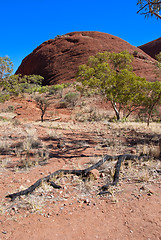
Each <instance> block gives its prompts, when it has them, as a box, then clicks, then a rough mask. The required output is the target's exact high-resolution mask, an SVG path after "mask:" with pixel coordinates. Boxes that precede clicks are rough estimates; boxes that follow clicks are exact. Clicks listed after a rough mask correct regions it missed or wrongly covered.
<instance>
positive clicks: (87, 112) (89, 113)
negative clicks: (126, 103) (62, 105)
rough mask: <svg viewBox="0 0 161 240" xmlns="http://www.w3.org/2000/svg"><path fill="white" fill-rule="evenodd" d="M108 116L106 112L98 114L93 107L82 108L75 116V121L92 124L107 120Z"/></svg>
mask: <svg viewBox="0 0 161 240" xmlns="http://www.w3.org/2000/svg"><path fill="white" fill-rule="evenodd" d="M108 118H109V116H108V114H107V113H106V112H100V111H98V110H97V109H96V108H94V107H90V108H84V109H82V111H80V112H78V113H77V114H76V116H75V120H76V121H79V122H86V121H87V122H93V121H95V122H96V121H102V120H105V119H108Z"/></svg>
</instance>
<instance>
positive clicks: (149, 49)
mask: <svg viewBox="0 0 161 240" xmlns="http://www.w3.org/2000/svg"><path fill="white" fill-rule="evenodd" d="M138 48H140V49H141V50H143V51H144V52H145V53H147V54H148V55H149V56H151V57H152V58H155V56H156V55H157V54H158V53H160V52H161V37H160V38H158V39H156V40H153V41H151V42H148V43H146V44H144V45H141V46H139V47H138Z"/></svg>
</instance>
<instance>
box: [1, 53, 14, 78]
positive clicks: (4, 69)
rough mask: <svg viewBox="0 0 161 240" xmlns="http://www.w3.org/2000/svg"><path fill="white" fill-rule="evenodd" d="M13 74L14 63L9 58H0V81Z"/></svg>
mask: <svg viewBox="0 0 161 240" xmlns="http://www.w3.org/2000/svg"><path fill="white" fill-rule="evenodd" d="M12 72H13V63H12V62H11V60H10V58H9V57H7V56H6V57H0V81H2V80H3V79H6V78H7V77H9V76H10V75H11V74H12Z"/></svg>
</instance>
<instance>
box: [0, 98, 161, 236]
mask: <svg viewBox="0 0 161 240" xmlns="http://www.w3.org/2000/svg"><path fill="white" fill-rule="evenodd" d="M11 104H12V105H14V106H15V112H16V113H17V114H19V115H18V116H16V118H17V119H19V121H21V122H18V123H16V121H15V123H14V124H12V123H10V122H9V123H5V122H4V123H3V124H2V125H1V128H0V136H1V140H3V141H4V142H5V141H11V142H12V143H17V142H19V141H23V142H24V141H25V139H26V138H27V137H28V135H27V134H26V131H27V130H28V131H29V130H30V132H28V134H29V133H30V134H31V133H32V134H34V135H33V137H35V136H36V135H37V139H39V140H40V141H41V142H42V143H43V144H44V146H46V149H49V151H50V154H51V153H52V154H55V155H53V156H52V157H50V158H49V160H48V162H47V164H45V165H42V166H41V165H38V166H35V167H34V166H33V167H31V168H29V169H28V170H25V169H22V170H21V169H17V170H16V169H15V170H14V168H8V167H7V166H6V167H5V166H4V167H2V166H0V188H1V204H0V239H10V240H11V239H12V240H29V239H33V240H53V239H54V240H58V239H59V240H60V239H61V240H71V239H73V240H76V239H83V240H93V239H100V240H120V239H123V240H136V239H138V240H161V188H160V178H158V177H157V176H158V175H156V178H155V175H154V177H153V178H152V179H151V178H150V179H149V180H146V181H137V178H139V174H140V172H141V171H142V169H143V168H144V167H145V166H146V164H147V163H146V162H145V163H141V165H140V166H139V168H137V167H136V169H135V168H134V169H135V170H136V172H137V173H136V176H135V178H133V177H131V175H128V174H129V172H128V171H127V169H126V166H125V167H123V169H124V170H122V176H121V179H120V182H119V184H118V186H117V187H115V188H114V189H113V190H111V195H110V194H108V195H103V196H98V195H97V191H98V190H97V187H98V186H100V185H102V183H103V181H104V180H103V179H102V178H100V179H98V180H94V181H93V182H92V184H93V185H95V186H96V189H95V188H94V190H92V191H91V193H90V194H88V193H87V192H85V190H84V188H81V189H80V188H79V186H80V184H81V183H80V182H77V181H78V179H73V178H72V177H69V178H64V179H63V178H62V180H60V181H61V182H60V183H61V185H62V186H63V189H61V190H55V189H47V188H45V189H44V190H43V191H42V192H41V191H40V190H39V191H35V192H34V193H32V194H31V196H29V197H21V198H20V199H16V200H15V201H14V202H10V201H9V199H5V196H6V194H7V193H8V192H9V193H11V192H15V191H17V190H19V189H20V186H25V187H28V186H30V185H31V184H32V183H34V182H35V181H36V180H38V179H39V178H41V177H43V176H46V175H48V174H49V173H51V172H54V171H56V170H58V169H61V168H65V169H69V168H72V169H73V168H78V167H81V168H84V167H87V165H86V163H88V162H89V160H90V159H95V158H97V159H100V158H101V156H102V155H103V154H112V155H115V154H123V153H129V152H131V151H136V154H138V152H137V151H138V150H137V146H136V145H130V141H131V139H132V140H134V139H135V140H137V141H140V140H141V139H143V140H144V143H143V144H144V147H145V141H146V139H148V146H149V144H150V143H151V142H150V141H152V140H153V138H154V140H156V139H158V138H159V136H160V135H159V133H158V134H154V135H152V133H151V132H150V130H147V132H138V131H134V130H131V129H128V128H127V129H123V128H121V129H119V131H118V130H117V129H114V128H113V127H112V126H113V125H110V124H109V125H107V124H105V123H103V122H100V123H99V122H98V123H97V122H93V123H79V122H76V121H74V122H73V120H72V116H74V111H72V110H70V109H66V110H65V111H64V110H63V109H54V105H51V107H50V109H49V110H48V112H47V115H46V116H45V119H48V118H49V120H51V118H53V116H52V117H51V115H50V113H51V111H54V110H55V111H57V115H58V116H59V117H60V119H59V120H57V121H54V123H55V125H52V124H53V122H52V121H49V122H48V121H47V120H46V121H45V122H44V125H43V124H41V123H40V122H38V121H39V118H40V113H39V109H37V108H36V107H35V103H34V102H31V101H27V100H25V99H19V100H17V99H14V101H13V102H7V103H6V104H5V105H4V104H3V105H2V104H1V105H0V109H2V108H3V109H4V108H5V107H6V108H7V106H8V105H11ZM16 106H18V108H17V109H16ZM100 107H101V106H100ZM16 118H15V119H16ZM15 124H17V125H15ZM45 124H47V125H45ZM68 124H69V125H68ZM53 126H54V127H53ZM31 130H34V131H35V132H36V135H35V132H31ZM48 130H51V131H55V132H54V133H52V134H55V135H52V138H50V136H49V132H48ZM142 131H143V130H142ZM150 139H151V140H150ZM59 140H63V141H64V142H65V144H66V145H65V147H64V148H62V149H58V148H57V143H58V141H59ZM102 140H108V141H109V143H110V144H111V145H109V146H107V147H106V146H105V147H100V144H101V141H102ZM128 141H129V142H128ZM80 142H81V143H82V144H83V145H82V146H83V147H81V146H80V145H79V144H80ZM87 145H88V147H87ZM49 146H50V148H49ZM51 146H52V147H51ZM73 146H74V147H75V148H74V149H72V148H71V147H73ZM47 147H48V148H47ZM76 147H77V148H76ZM86 147H87V148H86ZM0 157H1V158H0V160H2V158H3V159H8V161H9V162H12V163H13V162H14V164H15V163H16V162H17V161H18V159H19V157H17V158H16V157H15V155H14V154H13V153H12V155H11V154H10V153H9V152H8V153H6V155H1V156H0ZM110 164H111V163H110ZM150 164H151V165H148V166H149V168H151V166H152V164H155V167H156V166H157V167H158V168H159V166H160V165H159V164H160V162H159V160H156V162H155V161H154V162H153V161H152V162H151V163H150ZM112 166H114V164H113V163H112ZM136 166H137V165H136ZM134 167H135V163H134ZM131 169H132V170H133V167H132V168H131ZM152 170H155V168H152ZM124 171H125V173H127V175H126V174H125V175H124ZM126 171H127V172H126ZM129 171H130V170H129ZM106 174H107V173H106ZM144 177H145V176H144ZM71 181H72V184H71ZM32 199H35V200H36V202H35V205H36V207H38V206H39V204H40V205H41V201H42V200H44V202H43V203H42V206H41V207H40V209H39V210H37V211H34V205H33V203H32V207H31V205H29V204H28V202H27V201H30V200H32ZM43 204H44V206H43ZM4 209H5V212H3V211H4ZM1 212H2V213H1Z"/></svg>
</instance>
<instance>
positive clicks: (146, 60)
mask: <svg viewBox="0 0 161 240" xmlns="http://www.w3.org/2000/svg"><path fill="white" fill-rule="evenodd" d="M123 50H128V51H129V52H130V53H132V54H133V53H135V59H134V61H133V68H134V72H135V73H136V74H137V75H139V76H141V77H146V78H147V79H148V80H154V79H155V77H156V76H155V73H154V69H155V60H154V59H153V58H151V57H150V56H149V55H147V54H146V53H144V52H143V51H142V50H141V49H139V48H137V47H134V46H132V45H130V44H129V43H128V42H126V41H124V40H122V39H120V38H118V37H115V36H113V35H110V34H107V33H101V32H95V31H84V32H72V33H68V34H65V35H63V36H60V37H56V38H55V39H50V40H48V41H45V42H44V43H42V44H41V45H40V46H39V47H37V48H36V49H35V50H34V51H33V52H32V53H30V54H29V55H28V56H27V57H25V58H24V59H23V61H22V63H21V65H20V66H19V68H18V70H17V71H16V74H22V75H30V74H39V75H41V76H43V77H44V78H45V80H44V83H43V84H44V85H45V84H49V85H52V84H57V83H62V82H63V83H65V82H71V81H73V80H74V78H75V74H76V72H77V70H78V66H79V65H80V64H83V63H86V62H87V60H88V57H89V56H92V55H95V54H96V53H97V52H104V51H110V52H120V51H123Z"/></svg>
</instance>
